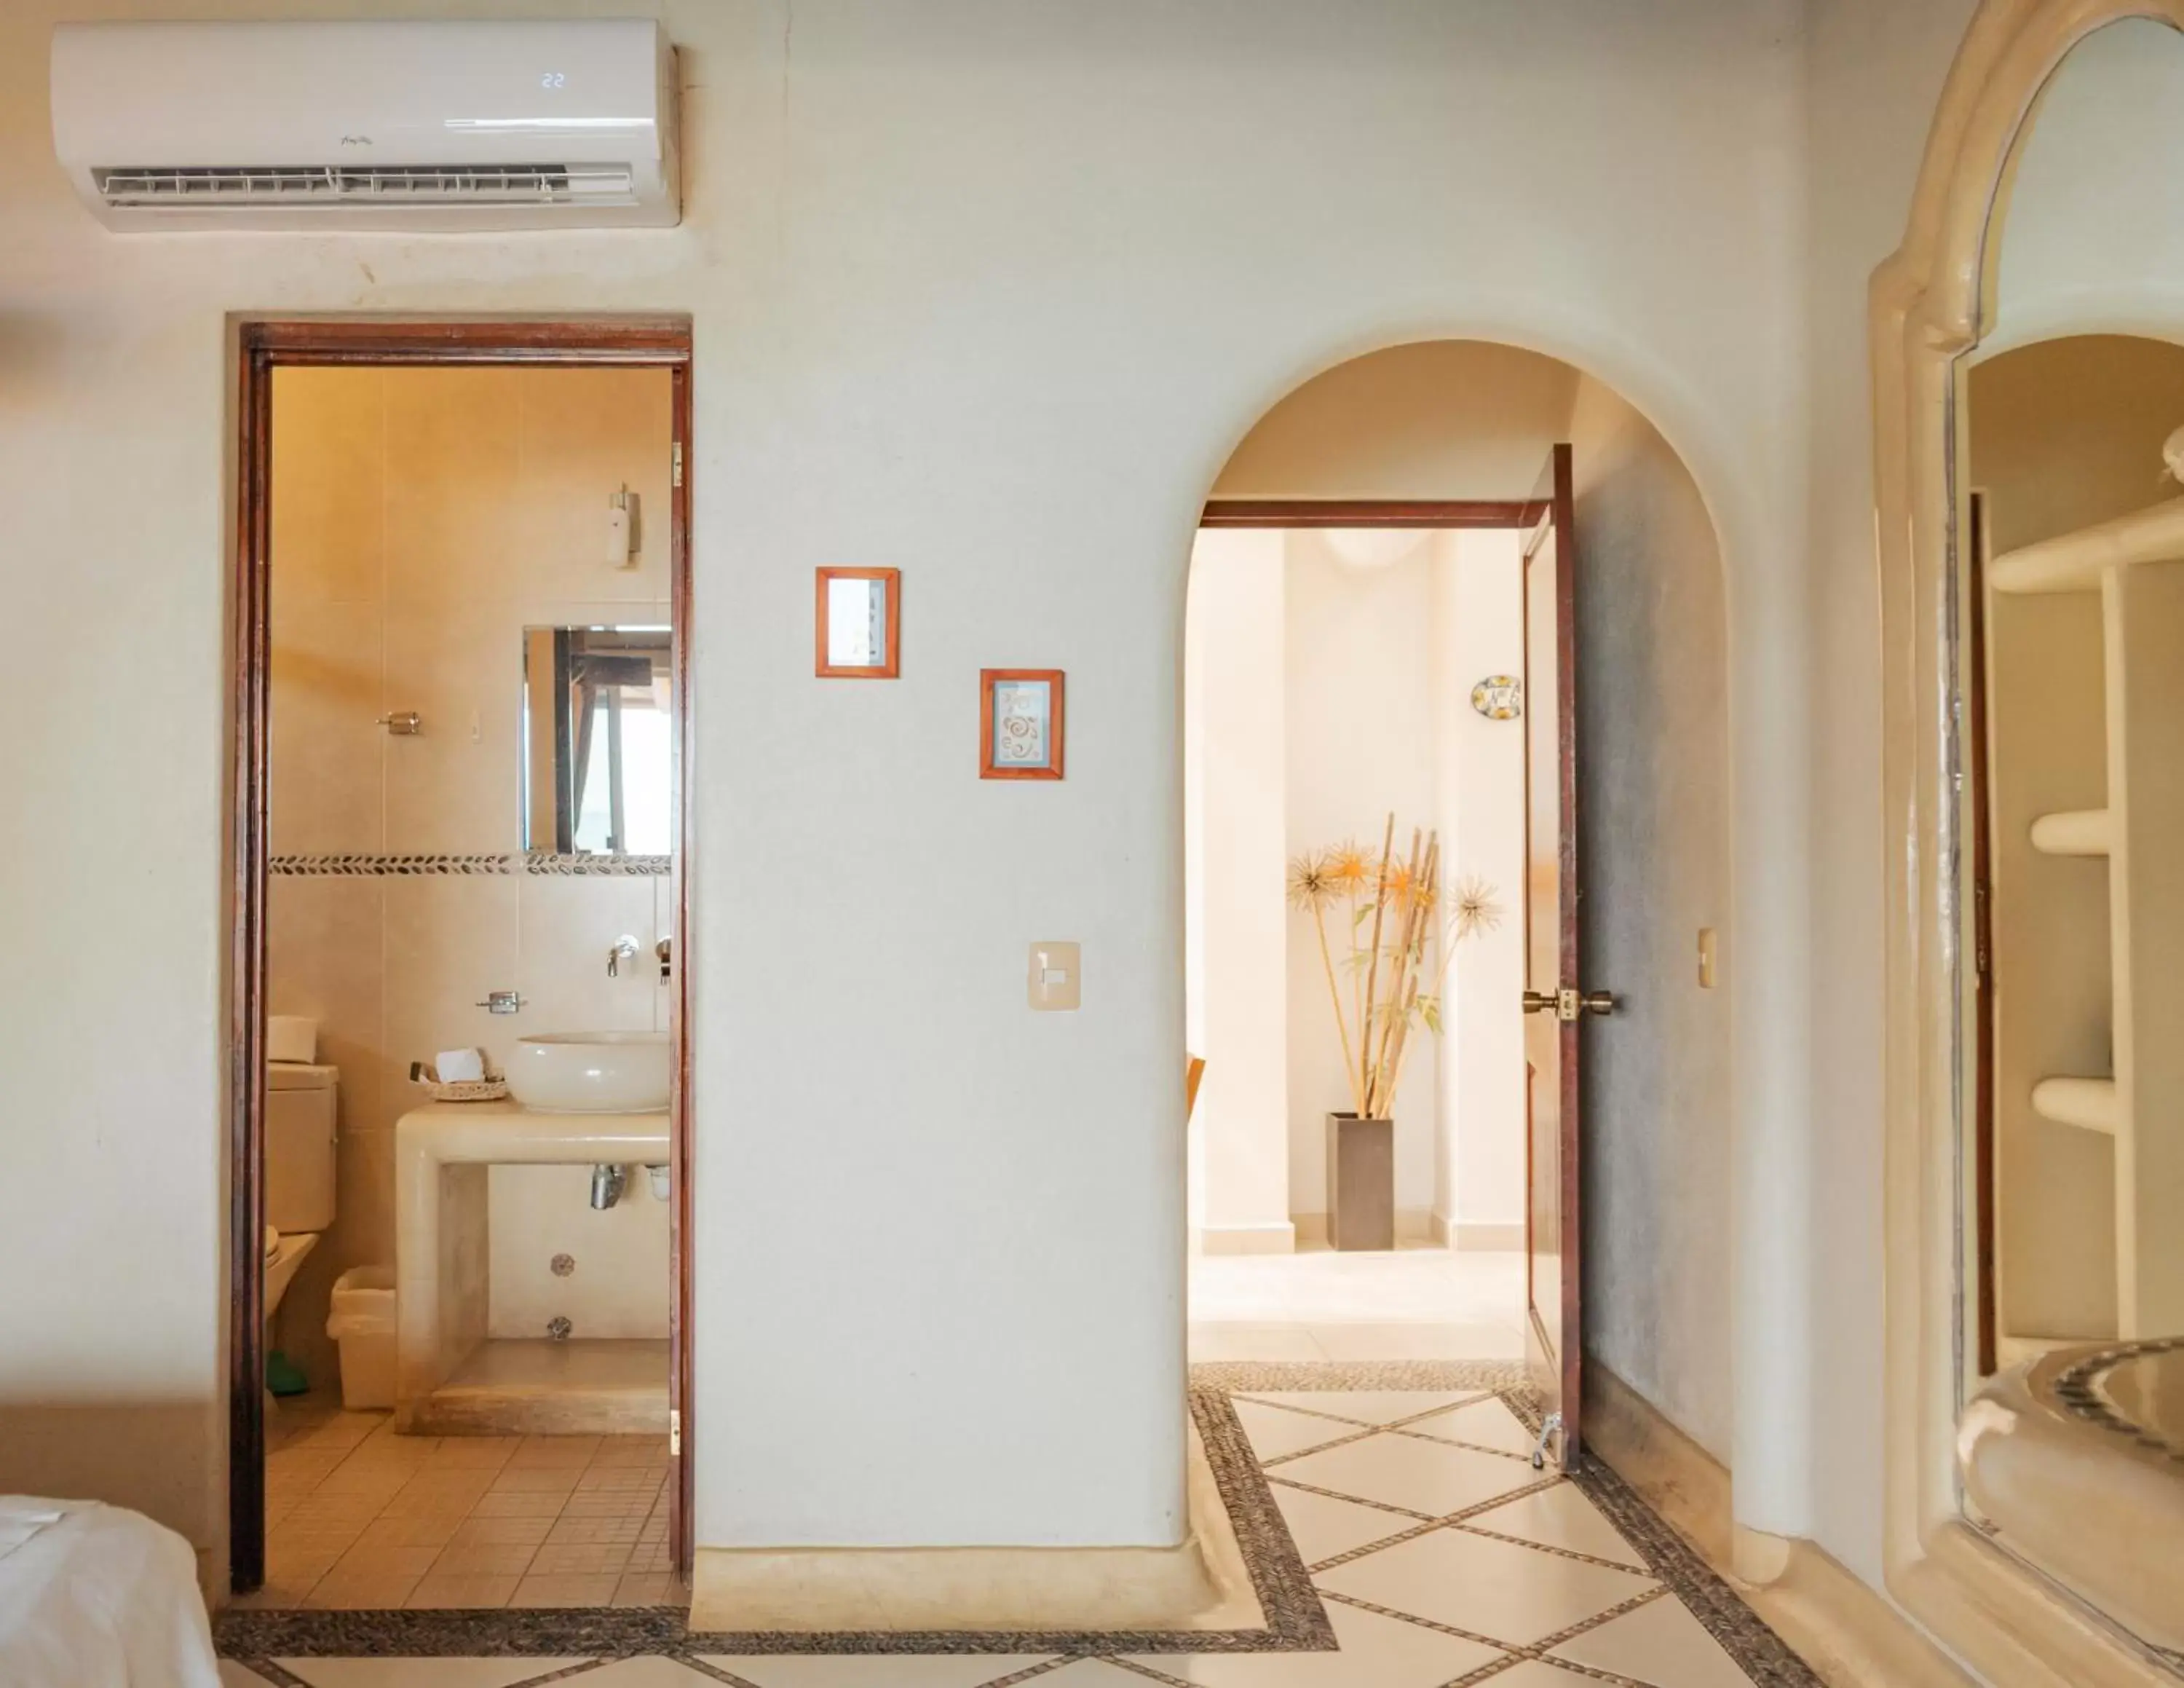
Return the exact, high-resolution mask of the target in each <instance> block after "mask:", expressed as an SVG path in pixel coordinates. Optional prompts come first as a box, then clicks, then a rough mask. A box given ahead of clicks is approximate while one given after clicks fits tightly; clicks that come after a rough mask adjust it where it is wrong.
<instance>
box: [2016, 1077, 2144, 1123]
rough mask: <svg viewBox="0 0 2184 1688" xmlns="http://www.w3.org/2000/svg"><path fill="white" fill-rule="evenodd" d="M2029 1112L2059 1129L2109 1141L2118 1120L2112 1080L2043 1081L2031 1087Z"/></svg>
mask: <svg viewBox="0 0 2184 1688" xmlns="http://www.w3.org/2000/svg"><path fill="white" fill-rule="evenodd" d="M2032 1111H2033V1112H2034V1113H2036V1114H2037V1115H2040V1117H2041V1118H2042V1119H2043V1120H2051V1121H2053V1122H2054V1123H2055V1124H2057V1125H2059V1126H2079V1127H2080V1128H2081V1129H2082V1130H2085V1131H2089V1132H2103V1133H2104V1134H2106V1135H2107V1136H2109V1137H2114V1135H2115V1134H2116V1129H2117V1126H2118V1124H2119V1122H2120V1119H2121V1117H2122V1113H2121V1109H2120V1105H2119V1104H2118V1102H2117V1099H2116V1083H2115V1081H2114V1079H2112V1078H2043V1079H2042V1080H2041V1081H2040V1082H2039V1083H2037V1084H2036V1085H2034V1086H2033V1087H2032Z"/></svg>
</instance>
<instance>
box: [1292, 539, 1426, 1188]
mask: <svg viewBox="0 0 2184 1688" xmlns="http://www.w3.org/2000/svg"><path fill="white" fill-rule="evenodd" d="M1344 537H1345V536H1340V535H1336V534H1331V533H1330V532H1329V531H1327V530H1324V529H1313V528H1292V529H1290V530H1289V531H1288V533H1287V535H1286V538H1287V550H1288V571H1289V589H1288V590H1289V602H1288V622H1289V639H1288V646H1289V660H1288V664H1287V667H1286V669H1285V671H1284V681H1285V689H1284V713H1285V716H1286V718H1287V720H1288V724H1289V731H1288V739H1289V746H1288V756H1287V774H1288V779H1287V785H1286V802H1285V805H1284V808H1285V816H1286V830H1285V833H1284V847H1285V850H1286V852H1287V853H1288V855H1289V856H1290V857H1291V858H1295V857H1296V856H1300V855H1301V854H1303V853H1304V852H1306V851H1307V850H1322V849H1324V848H1326V847H1328V846H1329V845H1330V844H1340V843H1342V842H1344V841H1351V840H1354V841H1357V843H1359V844H1361V845H1362V846H1363V847H1365V848H1366V849H1367V850H1368V851H1369V852H1373V853H1375V854H1377V853H1378V852H1379V848H1380V840H1381V836H1382V834H1383V830H1384V829H1385V825H1386V823H1387V818H1388V815H1389V813H1390V812H1391V811H1392V812H1393V813H1394V814H1395V817H1396V854H1397V855H1399V856H1401V855H1405V854H1407V852H1408V851H1409V848H1410V841H1411V832H1412V829H1413V828H1418V829H1420V830H1430V829H1431V828H1432V826H1433V824H1434V813H1435V768H1434V684H1433V676H1434V669H1435V650H1434V642H1433V635H1434V626H1433V615H1432V604H1433V577H1434V573H1435V557H1434V548H1433V544H1432V535H1431V534H1427V533H1424V532H1423V531H1420V532H1413V533H1409V534H1401V535H1391V534H1368V535H1363V536H1361V538H1362V539H1363V540H1364V541H1365V545H1363V546H1362V547H1349V548H1348V549H1349V550H1350V552H1351V555H1353V556H1360V557H1364V558H1367V559H1368V561H1367V562H1365V563H1364V565H1363V566H1362V567H1361V566H1359V565H1358V564H1357V563H1355V562H1351V561H1349V560H1347V558H1346V555H1345V546H1344V545H1343V539H1344ZM1390 541H1392V543H1390ZM1348 924H1349V915H1348V914H1346V912H1344V911H1343V910H1341V909H1334V910H1330V911H1329V922H1328V942H1329V945H1330V946H1331V947H1332V948H1333V950H1334V960H1335V966H1336V968H1337V970H1338V971H1337V978H1338V981H1339V982H1340V984H1341V985H1342V987H1343V988H1344V990H1345V992H1347V991H1348V989H1349V987H1350V983H1351V975H1350V974H1349V973H1348V972H1347V971H1346V970H1345V969H1344V964H1343V958H1344V957H1345V956H1346V954H1347V953H1348V952H1349V947H1350V936H1351V935H1350V933H1349V931H1347V930H1346V928H1347V926H1348ZM1286 925H1287V927H1288V937H1289V960H1288V971H1289V1034H1288V1044H1287V1048H1288V1054H1289V1076H1290V1082H1289V1103H1290V1114H1289V1156H1290V1205H1291V1206H1292V1207H1293V1208H1294V1209H1295V1211H1297V1212H1298V1213H1303V1214H1315V1215H1324V1214H1325V1213H1326V1211H1327V1115H1329V1113H1333V1112H1342V1111H1346V1110H1348V1109H1350V1108H1351V1107H1352V1106H1353V1105H1354V1104H1352V1102H1351V1099H1350V1098H1351V1086H1350V1082H1349V1080H1348V1079H1347V1078H1346V1076H1344V1073H1343V1065H1342V1041H1341V1037H1340V1034H1339V1033H1338V1032H1337V1031H1336V1029H1335V1024H1334V1009H1333V1008H1331V1007H1330V1006H1329V1003H1328V999H1327V973H1326V968H1325V965H1324V964H1323V963H1322V961H1321V959H1320V954H1319V940H1318V938H1317V937H1316V936H1313V932H1312V921H1311V920H1310V919H1307V918H1305V917H1303V916H1301V915H1300V916H1299V917H1298V918H1297V919H1294V920H1290V921H1288V922H1286ZM1365 942H1368V943H1369V942H1371V938H1370V936H1369V934H1368V936H1367V937H1366V939H1365ZM1353 1036H1354V1033H1353ZM1422 1053H1423V1052H1422ZM1432 1074H1433V1063H1432V1061H1431V1059H1415V1058H1414V1059H1412V1060H1411V1061H1409V1062H1408V1063H1407V1065H1406V1068H1405V1070H1404V1073H1403V1076H1402V1080H1401V1086H1400V1087H1399V1088H1398V1090H1397V1092H1396V1105H1395V1109H1394V1118H1395V1121H1396V1211H1397V1214H1398V1216H1399V1218H1400V1217H1401V1216H1406V1215H1407V1216H1409V1218H1410V1221H1411V1223H1412V1225H1413V1226H1414V1227H1417V1228H1423V1227H1424V1221H1425V1216H1426V1214H1427V1213H1428V1211H1429V1210H1430V1209H1431V1207H1432V1205H1433V1188H1434V1154H1435V1120H1434V1104H1435V1096H1434V1083H1433V1077H1432Z"/></svg>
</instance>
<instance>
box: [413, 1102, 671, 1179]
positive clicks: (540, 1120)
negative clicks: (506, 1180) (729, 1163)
mask: <svg viewBox="0 0 2184 1688" xmlns="http://www.w3.org/2000/svg"><path fill="white" fill-rule="evenodd" d="M394 1144H395V1148H394V1154H395V1160H396V1162H397V1164H398V1165H402V1164H405V1163H406V1162H407V1161H408V1160H409V1157H410V1156H411V1155H413V1154H415V1155H418V1156H421V1157H426V1158H429V1159H431V1160H437V1161H439V1162H441V1163H443V1164H445V1163H447V1162H449V1161H494V1160H499V1161H521V1162H523V1163H525V1164H526V1165H586V1164H589V1163H591V1162H594V1161H602V1160H606V1161H640V1160H641V1161H644V1162H646V1163H648V1164H649V1165H655V1166H656V1165H660V1163H661V1162H662V1161H664V1160H666V1159H667V1114H666V1109H659V1110H657V1111H655V1112H653V1113H649V1114H556V1113H547V1112H543V1111H542V1110H540V1109H533V1108H525V1107H521V1106H519V1105H518V1104H515V1103H514V1102H434V1103H432V1104H428V1105H427V1106H426V1107H422V1108H413V1109H410V1110H409V1112H408V1113H406V1114H404V1115H403V1116H402V1117H401V1119H400V1120H398V1121H396V1122H395V1126H394Z"/></svg>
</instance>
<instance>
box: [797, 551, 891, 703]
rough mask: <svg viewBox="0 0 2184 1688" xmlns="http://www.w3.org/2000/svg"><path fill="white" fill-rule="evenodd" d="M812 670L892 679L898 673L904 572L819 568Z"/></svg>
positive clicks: (838, 676)
mask: <svg viewBox="0 0 2184 1688" xmlns="http://www.w3.org/2000/svg"><path fill="white" fill-rule="evenodd" d="M815 615H816V623H815V637H816V651H815V653H814V658H815V666H814V668H813V672H814V673H815V674H817V675H818V676H819V678H820V679H828V680H891V679H895V678H897V677H898V676H899V675H900V674H901V672H902V664H901V653H902V571H901V570H900V568H822V569H821V570H820V571H819V590H818V606H817V609H816V612H815Z"/></svg>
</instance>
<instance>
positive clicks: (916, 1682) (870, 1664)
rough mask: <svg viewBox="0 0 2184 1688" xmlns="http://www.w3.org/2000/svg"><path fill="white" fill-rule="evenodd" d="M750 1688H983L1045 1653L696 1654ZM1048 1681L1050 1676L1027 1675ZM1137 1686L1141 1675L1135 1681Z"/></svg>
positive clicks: (1042, 1658) (1038, 1661)
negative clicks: (751, 1686)
mask: <svg viewBox="0 0 2184 1688" xmlns="http://www.w3.org/2000/svg"><path fill="white" fill-rule="evenodd" d="M699 1657H701V1658H703V1659H704V1660H705V1663H707V1664H710V1665H712V1666H714V1667H715V1668H717V1669H721V1670H725V1671H727V1673H728V1674H730V1675H732V1676H739V1677H741V1678H742V1679H743V1680H744V1681H746V1682H749V1683H752V1684H754V1685H755V1688H985V1685H986V1684H987V1683H989V1682H994V1681H997V1680H1000V1678H1002V1677H1004V1676H1013V1675H1015V1674H1016V1673H1017V1672H1018V1671H1020V1670H1028V1669H1029V1668H1031V1667H1032V1666H1033V1665H1035V1664H1042V1663H1045V1661H1046V1659H1047V1658H1048V1657H1050V1655H1048V1654H1045V1653H946V1654H941V1653H927V1654H912V1653H895V1654H891V1655H875V1654H871V1653H861V1654H855V1653H833V1654H822V1653H805V1654H799V1655H792V1654H788V1653H775V1654H755V1655H749V1656H737V1655H733V1654H728V1653H701V1654H699ZM1033 1680H1035V1681H1039V1682H1046V1681H1050V1680H1053V1679H1052V1678H1051V1676H1041V1677H1036V1678H1034V1679H1033ZM1138 1680H1139V1683H1140V1684H1142V1683H1143V1682H1144V1680H1145V1679H1144V1678H1143V1677H1140V1678H1139V1679H1138Z"/></svg>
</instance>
